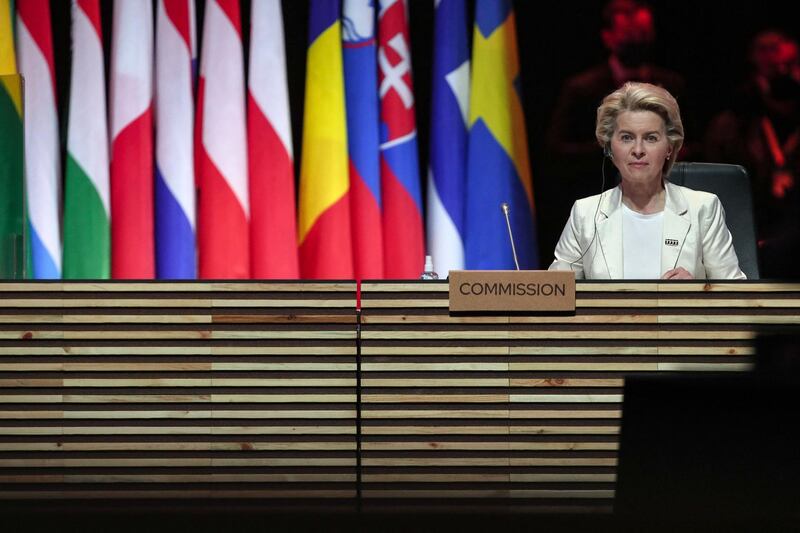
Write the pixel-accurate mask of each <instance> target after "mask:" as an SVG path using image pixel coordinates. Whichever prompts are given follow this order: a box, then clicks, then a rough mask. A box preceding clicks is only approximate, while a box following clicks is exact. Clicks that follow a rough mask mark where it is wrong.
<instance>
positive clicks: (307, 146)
mask: <svg viewBox="0 0 800 533" xmlns="http://www.w3.org/2000/svg"><path fill="white" fill-rule="evenodd" d="M310 7H311V9H310V13H309V24H308V26H309V28H308V34H309V35H308V43H309V44H308V56H307V61H306V95H305V111H304V114H303V150H302V157H301V160H300V209H299V227H298V234H299V242H300V273H301V275H302V277H304V278H318V279H322V278H326V279H337V278H338V279H349V278H352V277H353V252H352V244H351V242H352V241H351V238H350V196H349V176H348V165H347V125H346V119H345V96H344V74H343V71H342V32H341V24H340V22H339V2H338V0H311V6H310Z"/></svg>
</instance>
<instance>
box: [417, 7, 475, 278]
mask: <svg viewBox="0 0 800 533" xmlns="http://www.w3.org/2000/svg"><path fill="white" fill-rule="evenodd" d="M432 85H433V86H432V90H431V150H430V169H429V172H428V217H427V229H428V232H427V234H428V253H429V254H430V255H432V256H433V266H434V268H435V270H436V272H437V273H438V274H439V277H440V278H445V277H447V275H448V272H449V271H450V270H461V269H463V268H464V204H465V202H466V187H467V121H468V113H469V44H468V37H467V16H466V2H465V0H440V1H439V2H437V3H436V15H435V22H434V45H433V84H432Z"/></svg>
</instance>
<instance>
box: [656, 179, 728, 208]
mask: <svg viewBox="0 0 800 533" xmlns="http://www.w3.org/2000/svg"><path fill="white" fill-rule="evenodd" d="M667 183H668V184H669V185H668V186H669V187H671V188H672V190H673V191H674V192H675V193H676V194H680V195H682V196H683V197H684V198H685V199H686V201H687V202H688V203H689V205H690V206H706V205H713V204H715V203H719V197H718V196H717V195H716V194H714V193H713V192H708V191H699V190H697V189H690V188H689V187H685V186H683V185H675V184H674V183H672V182H669V181H668V182H667Z"/></svg>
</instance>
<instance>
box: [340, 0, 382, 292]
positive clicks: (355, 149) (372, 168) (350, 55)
mask: <svg viewBox="0 0 800 533" xmlns="http://www.w3.org/2000/svg"><path fill="white" fill-rule="evenodd" d="M342 20H343V28H342V32H343V36H342V39H343V41H342V45H343V47H344V86H345V97H346V101H347V145H348V148H349V152H350V212H351V217H352V219H351V220H352V225H353V266H354V268H355V277H356V278H357V279H380V278H382V277H383V232H382V224H381V171H380V158H379V149H380V133H379V130H378V124H379V118H378V112H379V107H380V104H379V102H378V66H377V44H376V41H375V8H374V7H373V5H372V3H371V2H370V1H369V0H345V2H344V14H343V17H342Z"/></svg>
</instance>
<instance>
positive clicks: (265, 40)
mask: <svg viewBox="0 0 800 533" xmlns="http://www.w3.org/2000/svg"><path fill="white" fill-rule="evenodd" d="M251 15H252V16H251V18H250V20H251V30H250V68H249V72H250V77H249V81H248V96H247V132H248V148H249V165H250V258H251V274H252V277H253V278H258V279H267V278H272V279H296V278H297V277H299V275H300V266H299V260H298V252H297V217H296V210H295V187H294V157H293V154H292V128H291V123H290V113H289V91H288V87H287V80H286V53H285V50H284V49H285V46H284V42H283V13H282V10H281V2H280V0H261V1H260V2H253V5H252V13H251Z"/></svg>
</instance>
